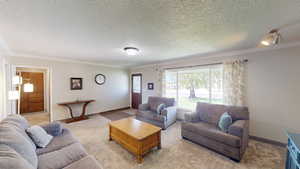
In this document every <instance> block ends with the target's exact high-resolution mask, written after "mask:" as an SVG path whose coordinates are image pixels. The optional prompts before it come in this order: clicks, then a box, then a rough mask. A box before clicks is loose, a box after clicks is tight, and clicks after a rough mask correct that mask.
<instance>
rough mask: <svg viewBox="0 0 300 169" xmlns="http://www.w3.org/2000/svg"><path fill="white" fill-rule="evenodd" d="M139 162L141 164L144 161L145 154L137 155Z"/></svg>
mask: <svg viewBox="0 0 300 169" xmlns="http://www.w3.org/2000/svg"><path fill="white" fill-rule="evenodd" d="M136 158H137V162H138V163H139V164H141V163H142V162H143V156H142V155H137V157H136Z"/></svg>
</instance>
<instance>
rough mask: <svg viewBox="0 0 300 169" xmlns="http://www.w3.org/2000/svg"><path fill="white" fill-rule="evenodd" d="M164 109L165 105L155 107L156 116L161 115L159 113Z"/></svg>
mask: <svg viewBox="0 0 300 169" xmlns="http://www.w3.org/2000/svg"><path fill="white" fill-rule="evenodd" d="M165 108H166V105H165V104H163V103H161V104H159V105H158V106H157V108H156V113H157V114H161V112H162V111H163V110H164V109H165Z"/></svg>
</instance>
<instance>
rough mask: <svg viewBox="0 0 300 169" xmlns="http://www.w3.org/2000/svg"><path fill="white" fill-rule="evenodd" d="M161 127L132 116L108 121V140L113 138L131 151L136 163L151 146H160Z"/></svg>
mask: <svg viewBox="0 0 300 169" xmlns="http://www.w3.org/2000/svg"><path fill="white" fill-rule="evenodd" d="M160 136H161V128H159V127H156V126H154V125H152V124H148V123H145V122H142V121H139V120H136V119H134V118H133V117H130V118H125V119H121V120H118V121H113V122H111V123H109V140H114V141H116V142H118V143H119V144H121V145H122V146H123V147H124V148H125V149H127V150H128V151H130V152H132V153H133V154H134V155H135V156H136V158H137V161H138V163H142V161H143V156H144V155H145V154H146V153H147V152H149V151H150V150H151V149H152V148H154V147H157V148H158V149H160V148H161V138H160Z"/></svg>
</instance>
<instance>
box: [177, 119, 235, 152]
mask: <svg viewBox="0 0 300 169" xmlns="http://www.w3.org/2000/svg"><path fill="white" fill-rule="evenodd" d="M182 129H183V130H187V131H190V132H193V133H195V134H199V135H201V136H204V137H207V138H209V139H212V140H215V141H219V142H222V143H224V144H227V145H230V146H233V147H240V146H241V139H240V138H239V137H237V136H233V135H230V134H227V133H224V132H222V131H221V130H219V129H218V128H217V127H216V126H215V125H213V124H209V123H204V122H198V123H187V122H183V123H182Z"/></svg>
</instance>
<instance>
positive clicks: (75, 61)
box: [13, 53, 125, 69]
mask: <svg viewBox="0 0 300 169" xmlns="http://www.w3.org/2000/svg"><path fill="white" fill-rule="evenodd" d="M13 56H15V57H24V58H34V59H40V60H49V61H57V62H68V63H76V64H87V65H93V66H103V67H109V68H120V69H123V68H125V67H123V66H117V65H110V64H102V63H97V62H90V61H83V60H79V59H65V58H57V57H48V56H36V55H31V54H25V53H15V54H14V55H13Z"/></svg>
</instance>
